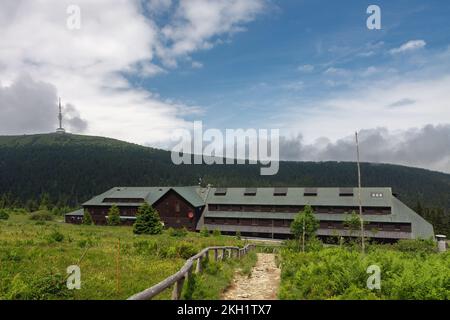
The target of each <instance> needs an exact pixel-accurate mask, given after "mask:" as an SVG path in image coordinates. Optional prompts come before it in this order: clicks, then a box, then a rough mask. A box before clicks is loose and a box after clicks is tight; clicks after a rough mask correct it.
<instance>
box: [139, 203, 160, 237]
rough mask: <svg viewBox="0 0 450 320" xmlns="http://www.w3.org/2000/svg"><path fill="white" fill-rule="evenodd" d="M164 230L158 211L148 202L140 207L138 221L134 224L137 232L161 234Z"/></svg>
mask: <svg viewBox="0 0 450 320" xmlns="http://www.w3.org/2000/svg"><path fill="white" fill-rule="evenodd" d="M162 231H163V224H162V223H161V219H160V217H159V213H158V211H156V210H155V209H154V208H153V207H152V206H150V205H149V204H148V203H144V204H143V205H142V206H140V207H139V209H138V212H137V218H136V222H135V223H134V225H133V232H134V233H135V234H160V233H162Z"/></svg>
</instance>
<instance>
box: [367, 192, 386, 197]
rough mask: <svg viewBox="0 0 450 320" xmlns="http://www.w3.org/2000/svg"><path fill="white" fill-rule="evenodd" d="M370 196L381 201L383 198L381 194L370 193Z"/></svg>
mask: <svg viewBox="0 0 450 320" xmlns="http://www.w3.org/2000/svg"><path fill="white" fill-rule="evenodd" d="M370 196H371V197H372V198H377V199H381V198H383V193H381V192H372V193H371V194H370Z"/></svg>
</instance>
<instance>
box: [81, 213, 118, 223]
mask: <svg viewBox="0 0 450 320" xmlns="http://www.w3.org/2000/svg"><path fill="white" fill-rule="evenodd" d="M119 222H120V217H119ZM93 223H94V222H93V221H92V216H91V214H90V213H89V211H87V210H84V214H83V224H84V225H86V226H90V225H92V224H93Z"/></svg>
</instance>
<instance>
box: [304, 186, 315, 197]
mask: <svg viewBox="0 0 450 320" xmlns="http://www.w3.org/2000/svg"><path fill="white" fill-rule="evenodd" d="M303 195H304V196H305V197H316V196H317V188H305V192H304V193H303Z"/></svg>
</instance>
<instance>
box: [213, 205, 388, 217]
mask: <svg viewBox="0 0 450 320" xmlns="http://www.w3.org/2000/svg"><path fill="white" fill-rule="evenodd" d="M303 209H304V207H303V206H281V205H279V206H269V205H230V204H210V205H208V210H209V211H235V212H285V213H298V212H300V211H302V210H303ZM312 209H313V210H314V213H329V214H344V213H351V212H352V211H355V212H356V213H358V212H359V208H358V207H331V206H330V207H328V206H315V207H313V208H312ZM363 214H366V215H388V214H391V209H390V208H389V207H363Z"/></svg>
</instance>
